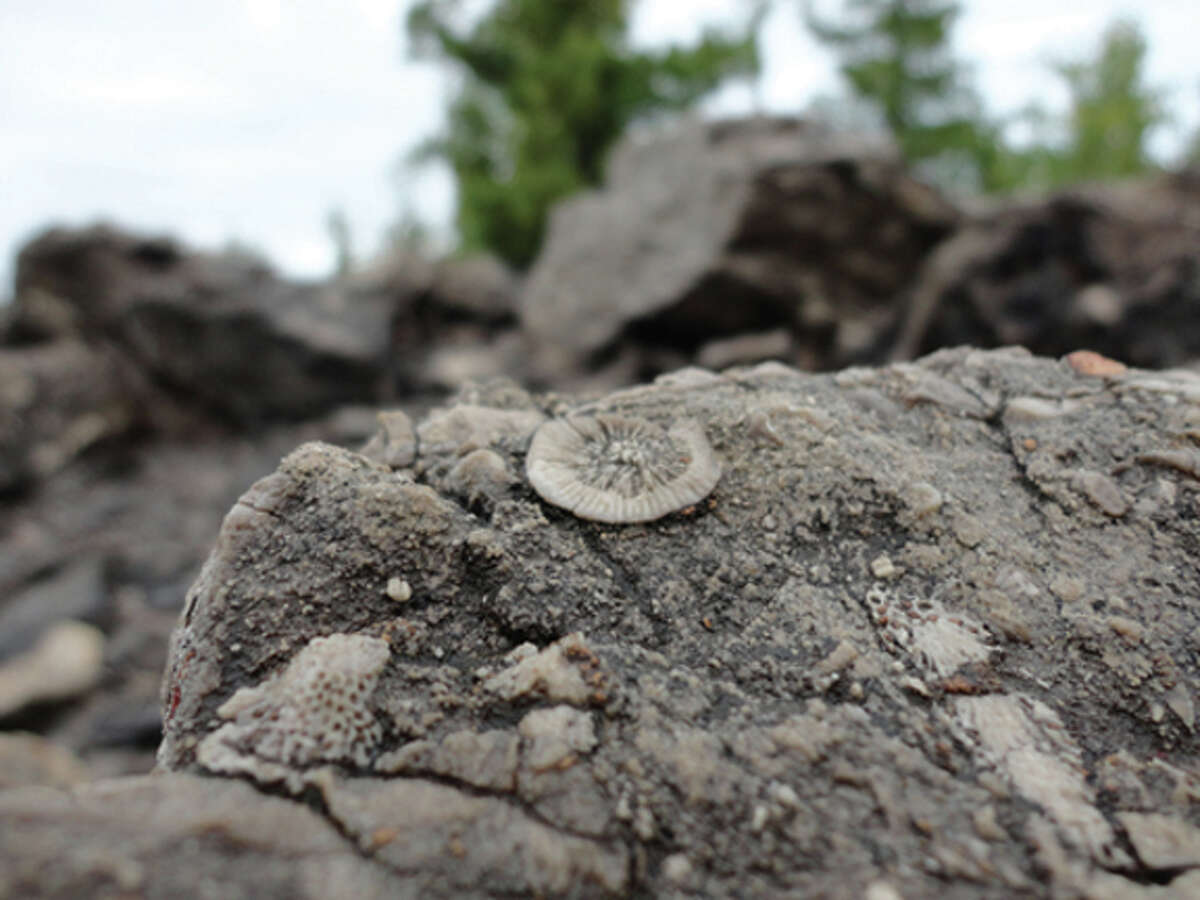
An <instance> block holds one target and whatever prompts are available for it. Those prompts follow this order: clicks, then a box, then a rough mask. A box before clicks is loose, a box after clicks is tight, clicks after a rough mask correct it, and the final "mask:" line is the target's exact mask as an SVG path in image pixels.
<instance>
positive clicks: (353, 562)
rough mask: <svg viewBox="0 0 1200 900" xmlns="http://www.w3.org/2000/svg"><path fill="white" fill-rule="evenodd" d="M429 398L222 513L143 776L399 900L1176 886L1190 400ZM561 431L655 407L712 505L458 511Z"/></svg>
mask: <svg viewBox="0 0 1200 900" xmlns="http://www.w3.org/2000/svg"><path fill="white" fill-rule="evenodd" d="M460 399H461V402H460V403H459V404H457V405H454V406H450V407H448V408H445V409H441V410H437V411H435V412H434V413H432V414H431V416H430V417H429V418H428V419H427V420H426V421H424V422H421V423H418V425H417V426H416V431H417V433H418V434H424V435H425V436H426V437H427V439H426V440H422V441H418V446H417V451H416V452H417V458H416V461H415V463H414V465H413V467H412V468H408V469H401V470H393V469H391V468H390V467H389V466H387V465H384V464H381V463H377V462H373V461H372V460H370V459H367V458H366V457H363V456H360V455H358V454H355V453H352V452H349V451H345V450H340V449H337V448H334V447H331V446H329V445H324V444H316V443H314V444H307V445H305V446H302V447H300V448H299V449H297V450H296V451H295V452H293V453H292V454H291V455H290V456H288V457H287V458H286V459H285V460H284V461H283V462H282V463H281V464H280V467H279V468H278V470H277V471H276V472H275V473H274V474H272V475H270V476H268V477H267V478H265V479H263V480H261V481H259V482H258V483H257V484H256V485H255V486H254V487H253V488H252V489H251V490H250V491H248V492H247V493H246V494H245V495H244V496H243V497H242V499H241V500H239V501H238V503H237V504H236V505H235V506H234V508H233V509H232V510H231V511H230V513H229V514H228V515H227V516H226V519H225V522H224V525H223V526H222V528H221V530H220V533H219V535H218V538H217V543H216V547H215V548H214V550H213V553H212V555H211V556H210V557H209V560H208V562H207V563H206V564H205V567H204V570H203V572H202V574H201V576H200V578H199V580H198V581H197V582H196V584H195V585H194V587H193V589H192V591H191V593H190V594H189V597H188V601H187V604H186V608H185V610H184V612H183V616H182V619H181V621H180V623H179V627H178V629H177V630H176V632H175V635H174V637H173V640H172V647H171V655H170V661H169V665H168V671H167V675H166V678H165V680H164V685H163V700H164V715H165V739H164V741H163V744H162V746H161V748H160V751H159V762H160V766H161V768H162V769H164V770H168V771H175V772H191V773H197V774H199V773H207V774H208V775H210V776H215V775H219V774H222V773H234V772H236V773H238V774H239V775H240V776H242V777H243V778H246V779H248V780H249V781H250V782H252V783H254V784H256V785H258V787H259V788H260V789H261V791H262V792H263V794H264V795H270V796H263V795H259V794H256V793H255V792H253V791H252V790H251V788H250V787H249V786H248V785H245V784H239V785H237V789H238V790H239V791H241V792H243V794H244V796H245V797H246V801H245V802H246V804H247V807H248V808H249V809H255V810H257V809H258V808H259V806H260V804H261V805H262V806H263V807H264V808H266V807H270V808H277V807H279V805H281V804H287V803H288V801H286V800H284V799H281V798H280V796H278V795H280V794H281V793H282V794H283V795H285V796H291V797H293V798H295V799H294V801H292V803H293V805H294V807H295V808H296V810H297V814H298V815H303V816H305V817H308V816H310V815H311V814H310V813H309V812H308V809H309V808H310V809H315V810H316V811H317V812H318V813H319V814H320V816H321V817H322V818H323V819H324V821H327V822H330V823H332V824H333V825H334V826H335V827H336V831H337V833H338V834H339V835H340V838H341V840H342V841H343V842H344V843H343V844H341V845H340V846H341V847H342V849H348V848H352V849H353V850H354V851H355V852H356V853H358V854H361V857H360V858H359V859H358V862H357V864H356V865H359V866H361V869H362V871H361V873H359V874H360V875H361V877H363V878H375V877H379V878H382V879H384V881H385V883H387V884H391V885H394V886H399V887H396V890H398V891H399V893H400V895H402V896H407V895H410V894H417V893H419V894H420V895H421V896H432V897H438V896H444V897H450V896H454V897H461V896H467V897H499V896H505V895H511V894H540V895H566V896H600V895H606V894H609V895H612V894H622V893H625V894H628V893H638V894H640V895H643V896H717V897H721V896H729V897H732V896H738V897H777V896H829V897H856V898H857V897H863V896H870V897H891V896H902V897H905V898H922V897H938V898H944V897H951V898H958V897H961V898H975V897H995V898H1001V897H1011V896H1035V897H1058V896H1082V897H1133V898H1139V897H1140V898H1147V900H1150V898H1162V897H1179V898H1183V897H1187V896H1190V894H1189V893H1188V892H1189V891H1191V890H1194V888H1195V886H1196V882H1197V880H1198V879H1200V864H1197V863H1196V861H1195V859H1196V857H1195V852H1194V848H1195V834H1196V833H1197V830H1196V827H1197V818H1196V806H1195V803H1194V799H1195V797H1197V796H1200V769H1198V768H1197V765H1196V754H1195V744H1194V741H1195V736H1194V734H1193V731H1192V729H1193V728H1194V722H1193V721H1192V717H1191V715H1190V713H1189V711H1190V710H1191V709H1192V708H1193V699H1194V697H1195V693H1196V689H1197V678H1196V672H1195V665H1194V658H1195V653H1196V646H1197V644H1196V641H1197V635H1198V634H1200V611H1198V610H1197V608H1196V607H1195V604H1193V603H1191V602H1190V600H1189V598H1192V597H1194V596H1196V595H1197V593H1198V592H1200V581H1198V576H1197V571H1196V567H1195V564H1194V553H1195V547H1196V545H1197V538H1198V537H1200V533H1198V531H1197V524H1196V522H1197V518H1196V515H1195V511H1196V502H1197V496H1198V493H1197V486H1196V481H1195V477H1196V476H1195V472H1194V471H1192V470H1190V469H1188V468H1187V467H1185V466H1177V465H1174V464H1171V463H1166V464H1164V463H1163V462H1161V460H1163V459H1164V458H1166V459H1173V457H1164V454H1168V453H1178V452H1179V450H1180V449H1181V447H1182V446H1183V445H1182V443H1181V442H1182V441H1185V438H1183V437H1181V435H1186V434H1187V433H1189V429H1194V428H1195V423H1196V421H1197V419H1198V418H1200V376H1197V375H1195V374H1192V373H1188V372H1162V373H1148V372H1142V371H1139V370H1132V369H1131V370H1128V371H1125V372H1123V373H1120V374H1110V375H1103V376H1098V375H1089V374H1086V373H1084V372H1081V371H1077V369H1076V368H1075V367H1073V365H1072V364H1070V363H1068V362H1067V361H1053V360H1048V359H1039V358H1036V357H1033V356H1031V355H1029V354H1028V353H1027V352H1025V351H1021V350H1001V351H992V352H981V351H973V350H968V349H959V350H950V351H944V352H941V353H938V354H935V355H933V356H929V357H926V358H924V359H922V360H920V361H918V362H916V363H910V364H903V365H896V366H892V367H889V368H884V369H849V370H844V371H842V372H839V373H837V374H834V375H827V376H813V375H804V374H801V373H799V372H796V371H794V370H791V369H788V368H787V367H785V366H781V365H778V364H764V365H760V366H757V367H754V368H744V369H733V370H730V371H728V372H726V373H725V374H723V375H713V374H711V373H706V372H704V371H703V370H697V369H692V370H684V371H681V372H678V373H674V374H673V375H670V376H667V377H663V378H660V379H659V380H658V381H657V382H656V383H654V384H649V385H643V386H639V387H635V388H630V389H628V390H624V391H620V392H617V393H614V394H610V395H608V396H604V397H600V398H597V399H593V400H590V401H582V400H580V401H572V400H568V399H564V398H553V397H548V398H542V399H541V400H538V399H537V398H532V397H529V396H527V395H522V394H521V393H520V391H519V390H518V389H516V388H515V387H513V386H512V385H511V384H505V383H503V382H496V383H493V384H492V385H491V386H490V387H489V386H484V387H479V386H476V387H472V388H469V389H468V390H466V391H464V393H463V395H462V397H461V398H460ZM531 412H538V413H539V415H530V414H529V413H531ZM567 414H586V415H596V414H617V415H623V416H638V417H642V418H645V419H647V420H649V421H654V422H659V423H663V424H666V423H669V422H670V421H672V420H674V419H676V418H678V417H680V416H684V415H686V416H688V417H690V418H692V419H695V420H696V421H697V422H700V423H702V425H703V428H704V430H705V432H706V435H707V438H708V440H709V442H710V443H711V445H712V447H713V449H714V452H715V454H716V455H717V456H718V457H719V459H720V461H721V463H722V469H723V474H722V476H721V479H720V481H719V483H718V484H717V487H716V489H715V490H714V492H713V493H712V494H711V496H709V497H708V498H706V499H705V500H703V501H702V502H700V503H697V504H696V505H695V506H694V507H692V508H689V509H686V510H683V511H680V512H678V513H676V514H673V515H669V516H666V517H664V518H662V519H660V520H656V521H653V522H645V523H640V524H630V525H614V524H604V523H597V522H592V521H587V520H583V519H580V518H576V517H575V516H573V515H572V514H571V513H569V512H567V511H565V510H562V509H559V508H557V507H554V506H550V505H548V504H546V503H545V502H543V501H542V500H541V499H540V498H539V497H538V496H537V494H536V493H535V492H534V491H533V490H532V489H531V488H530V486H529V485H528V484H527V483H526V482H525V481H523V480H518V479H514V480H513V482H512V483H510V484H505V485H502V486H499V487H498V488H497V490H496V491H495V492H494V493H493V495H492V496H491V497H490V499H489V502H488V503H487V504H483V505H480V504H477V503H471V502H469V500H468V499H466V498H464V497H463V496H462V492H461V491H460V490H458V489H457V487H456V486H455V478H456V476H455V474H454V473H455V472H456V471H457V469H456V465H455V464H456V462H457V461H459V460H461V459H463V458H465V457H467V456H468V455H469V454H472V453H478V452H480V451H486V452H488V453H490V454H493V455H494V456H495V457H496V458H497V459H499V460H500V461H501V462H503V463H504V464H505V467H506V470H507V471H509V472H513V473H519V472H522V471H523V466H522V462H523V455H524V453H525V448H526V447H527V446H528V440H529V435H530V433H531V432H532V430H533V429H534V428H535V427H536V426H537V424H538V422H539V421H540V417H541V416H542V415H545V416H551V417H558V416H563V415H567ZM1081 472H1093V473H1097V477H1095V478H1081V477H1080V473H1081ZM1114 497H1120V498H1121V500H1122V502H1121V504H1116V502H1115V501H1114V499H1113V498H1114ZM338 641H340V642H341V643H336V644H335V643H331V642H338ZM334 646H337V647H340V648H341V649H340V650H339V651H338V655H337V656H336V657H329V656H328V654H329V652H330V648H333V647H334ZM323 658H325V659H328V660H329V661H328V662H327V663H326V664H325V668H326V670H327V671H325V673H324V675H322V676H321V677H323V678H325V679H326V680H325V681H320V682H319V684H320V685H326V687H320V689H312V690H310V689H308V688H307V687H305V688H304V690H303V691H301V687H302V686H303V685H308V684H309V683H310V682H309V681H306V680H305V679H307V678H310V677H315V676H313V674H312V673H314V672H316V673H317V674H320V666H319V665H316V662H319V660H320V659H323ZM314 666H316V668H314ZM301 671H303V672H308V673H309V675H305V676H304V677H301V676H300V675H298V674H297V673H298V672H301ZM313 683H317V682H313ZM328 684H336V685H341V686H342V687H339V688H338V689H337V690H328V689H327V685H328ZM346 685H350V686H351V687H346ZM301 697H303V698H304V699H299V698H301ZM323 704H325V705H326V706H327V707H328V708H326V706H323ZM338 717H343V718H344V719H345V721H346V722H348V723H355V724H354V728H356V729H357V731H356V734H355V737H354V740H353V742H352V744H353V746H351V745H350V744H340V743H338V742H337V741H338V740H341V738H340V737H338V736H339V735H343V734H345V733H346V732H345V731H344V730H337V731H336V734H334V735H333V736H332V737H331V736H330V735H327V734H325V733H324V732H325V731H326V730H328V729H330V728H332V727H333V726H331V725H330V723H331V722H336V721H341V719H339V718H338ZM256 722H257V723H260V724H255V723H256ZM315 723H320V724H319V725H318V724H315ZM281 729H282V731H281ZM288 729H294V732H293V733H287V730H288ZM284 738H286V739H287V740H284ZM217 745H219V746H220V750H221V752H218V753H214V752H213V748H214V746H217ZM297 747H299V748H302V749H303V748H309V749H303V752H301V751H299V750H296V749H295V748H297ZM331 747H332V748H333V749H328V748H331ZM281 748H282V749H281ZM288 748H290V749H288ZM313 748H315V749H313ZM322 748H325V749H322ZM181 777H184V776H181V775H171V776H168V778H172V779H176V778H181ZM161 783H162V784H164V785H169V784H170V783H171V782H170V781H164V782H161ZM188 783H189V784H190V783H191V782H188ZM213 784H214V788H213V790H214V791H215V792H218V793H219V792H223V791H225V790H226V789H227V785H228V784H229V783H228V782H227V781H224V780H221V779H217V780H215V781H214V782H213ZM164 790H166V788H164ZM305 803H307V804H308V808H306V807H305V805H304V804H305ZM3 815H4V808H3V807H0V816H3ZM129 827H132V826H129ZM313 827H316V826H313ZM282 843H285V841H284V839H283V838H280V839H278V840H276V841H274V843H272V844H271V845H270V846H271V847H274V848H276V850H275V851H268V850H264V851H262V852H281V851H280V850H279V849H278V848H280V847H281V845H282ZM293 856H294V858H296V859H300V860H310V859H311V858H312V853H311V852H310V851H308V850H306V849H305V848H304V846H302V845H300V844H297V846H296V847H295V848H294V853H293ZM264 865H265V864H264ZM147 877H150V876H149V875H148V876H147ZM246 877H247V878H248V877H250V876H249V875H247V876H246ZM239 883H240V882H239Z"/></svg>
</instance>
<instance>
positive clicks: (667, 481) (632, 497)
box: [525, 415, 721, 523]
mask: <svg viewBox="0 0 1200 900" xmlns="http://www.w3.org/2000/svg"><path fill="white" fill-rule="evenodd" d="M525 470H526V472H527V474H528V475H529V482H530V484H532V485H533V489H534V490H535V491H537V492H538V495H539V496H541V498H542V499H543V500H545V501H546V502H547V503H552V504H554V505H555V506H561V507H563V508H564V509H567V510H570V511H571V512H572V513H574V514H575V515H577V516H579V517H580V518H582V519H593V520H595V521H598V522H613V523H623V522H648V521H650V520H652V519H658V518H661V517H662V516H665V515H667V514H668V513H672V512H675V511H676V510H679V509H683V508H684V507H685V506H689V505H690V504H692V503H695V502H696V501H697V500H700V499H702V498H704V497H706V496H707V495H708V493H709V492H710V491H711V490H712V489H713V487H714V486H716V483H717V480H718V479H719V478H720V477H721V466H720V463H718V462H717V459H716V457H715V456H714V455H713V451H712V448H711V447H710V446H709V445H708V440H707V439H706V438H705V436H704V429H703V428H701V427H700V425H699V423H697V422H695V421H692V420H685V421H683V422H678V423H676V424H675V425H674V426H673V427H672V428H671V429H670V430H669V431H664V430H663V429H662V428H660V427H659V426H658V425H655V424H654V423H652V422H648V421H646V420H644V419H637V418H632V417H627V416H618V415H597V416H573V417H570V418H566V419H555V420H553V421H550V422H547V423H545V424H544V425H542V426H541V427H540V428H539V429H538V431H537V433H536V434H535V435H534V436H533V442H532V443H531V444H530V446H529V454H528V456H527V457H526V461H525Z"/></svg>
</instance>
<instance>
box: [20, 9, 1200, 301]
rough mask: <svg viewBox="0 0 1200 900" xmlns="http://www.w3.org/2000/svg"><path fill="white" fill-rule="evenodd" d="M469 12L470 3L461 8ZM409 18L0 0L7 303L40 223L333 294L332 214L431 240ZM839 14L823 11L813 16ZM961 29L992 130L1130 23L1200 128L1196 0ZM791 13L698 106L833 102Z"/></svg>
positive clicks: (691, 13)
mask: <svg viewBox="0 0 1200 900" xmlns="http://www.w3.org/2000/svg"><path fill="white" fill-rule="evenodd" d="M475 2H476V3H478V0H475ZM408 5H409V4H408V2H406V0H340V2H334V0H209V2H207V3H203V4H182V3H163V2H161V0H105V2H103V3H96V2H94V0H3V2H2V3H0V298H3V297H4V296H5V295H7V294H8V293H9V290H10V284H11V275H12V256H13V254H15V252H16V250H17V248H18V247H19V246H20V244H21V243H22V242H23V241H25V240H27V239H28V238H29V237H30V236H32V235H33V234H34V233H36V232H37V231H39V230H40V229H42V228H44V227H46V226H47V225H49V224H51V223H65V224H70V225H81V224H86V223H90V222H92V221H95V220H97V219H101V218H103V219H107V220H110V221H113V222H116V223H118V224H120V225H124V226H127V227H130V228H136V229H139V230H149V231H167V232H170V233H173V234H175V235H177V236H178V237H180V238H182V239H184V240H186V241H188V242H190V243H193V244H196V245H200V246H204V247H219V246H221V245H224V244H226V243H227V242H228V241H230V240H237V241H239V242H241V243H244V244H247V245H249V246H251V247H254V248H257V249H259V250H261V251H262V252H263V253H265V254H266V255H267V256H268V258H269V259H271V260H272V262H274V263H275V265H276V266H277V267H278V268H279V269H280V270H282V271H284V272H285V273H288V274H293V275H299V276H309V275H312V276H319V275H323V274H326V273H327V272H328V271H329V270H330V268H331V267H332V264H333V246H332V243H331V241H330V238H329V233H328V231H327V228H326V218H327V215H328V213H329V211H330V210H332V209H334V208H337V209H340V210H342V211H343V212H344V214H345V216H346V217H347V219H348V221H349V224H350V227H351V233H352V236H353V239H354V244H355V249H356V251H358V252H359V253H360V254H367V253H370V252H371V251H373V250H375V249H376V248H377V247H378V243H379V239H380V236H381V234H382V232H383V230H384V229H385V227H386V226H387V225H388V224H389V223H390V222H393V221H395V219H396V218H397V216H398V215H399V214H400V212H401V211H402V210H404V209H406V208H407V209H410V210H412V211H413V212H415V213H416V214H418V215H419V216H420V217H422V218H424V219H426V220H429V221H431V222H433V223H434V224H435V225H437V226H439V227H441V228H442V229H445V228H447V227H448V223H449V221H450V218H451V205H452V202H453V201H452V188H451V184H450V180H449V178H448V177H447V176H446V174H445V173H443V172H438V171H430V172H426V173H424V174H422V175H420V176H419V177H418V176H414V175H412V174H408V175H398V174H397V160H398V159H399V158H400V157H401V156H402V155H403V152H404V151H405V150H406V149H408V148H410V147H411V146H412V145H413V144H415V143H416V142H418V141H419V140H421V139H422V138H424V137H427V136H428V135H430V134H432V133H434V132H435V131H436V130H437V128H438V127H439V124H440V122H441V110H442V109H443V108H444V105H445V101H446V98H447V97H448V95H449V92H450V90H451V85H452V82H451V81H450V80H449V79H448V78H447V77H446V76H445V75H444V74H443V73H441V72H440V71H439V70H438V69H437V68H436V67H435V66H433V65H430V64H425V63H421V64H417V63H412V62H410V61H408V60H407V59H406V58H405V55H404V45H403V41H402V38H401V22H402V21H403V14H404V10H405V9H407V7H408ZM839 5H840V4H838V3H836V2H832V0H824V2H822V3H819V4H818V6H819V8H821V9H826V10H835V9H837V8H838V7H839ZM745 6H746V4H745V0H687V2H680V0H641V3H640V4H639V5H637V7H636V8H637V13H636V17H635V24H634V34H635V38H636V39H637V40H638V42H639V43H642V44H656V43H665V42H669V41H672V40H677V41H687V40H688V39H690V38H693V37H695V35H696V34H697V32H698V31H699V29H700V27H702V26H703V25H704V24H706V23H720V22H728V21H732V20H733V18H732V17H734V16H735V15H736V14H737V13H738V12H739V11H740V10H743V9H745ZM965 6H966V12H965V15H964V16H963V19H962V21H961V22H960V25H959V27H958V29H957V31H956V34H955V40H956V48H957V50H958V52H959V54H960V55H961V56H962V57H964V58H966V59H969V60H971V61H972V63H973V65H974V66H975V75H976V80H977V84H978V86H979V88H980V89H981V91H982V92H983V94H984V97H985V100H986V101H987V103H988V105H989V107H990V109H991V110H992V111H993V112H997V113H999V112H1004V111H1012V110H1015V109H1017V108H1019V107H1020V106H1022V105H1024V104H1025V103H1027V102H1028V101H1030V100H1032V99H1035V98H1036V99H1039V100H1042V101H1043V102H1046V103H1048V104H1051V105H1052V106H1055V105H1056V106H1059V107H1061V106H1062V105H1063V104H1064V102H1065V93H1064V92H1063V91H1062V90H1061V88H1060V87H1059V85H1058V84H1057V82H1056V81H1055V80H1054V79H1053V78H1050V77H1048V76H1047V74H1046V69H1045V68H1044V66H1043V65H1042V62H1043V61H1045V60H1047V59H1050V58H1055V57H1057V58H1064V57H1074V56H1079V55H1081V54H1085V53H1088V52H1090V51H1092V50H1093V49H1094V47H1095V46H1096V44H1097V41H1098V38H1099V35H1100V33H1101V31H1102V30H1103V28H1104V26H1105V24H1107V23H1108V22H1109V21H1111V20H1112V19H1113V18H1115V17H1116V16H1118V15H1121V14H1122V13H1125V12H1126V11H1127V10H1129V9H1130V7H1132V6H1136V18H1137V19H1138V21H1140V23H1141V24H1142V26H1143V29H1144V32H1145V34H1146V37H1147V39H1148V42H1149V46H1150V56H1149V76H1150V80H1151V82H1152V83H1155V84H1159V85H1162V86H1164V87H1167V88H1170V89H1171V93H1170V94H1169V101H1170V108H1171V111H1172V112H1173V113H1174V114H1175V116H1176V118H1177V119H1178V125H1177V127H1176V128H1175V129H1174V130H1173V131H1170V132H1164V133H1163V134H1161V135H1160V136H1159V137H1158V139H1157V140H1156V143H1155V149H1156V150H1157V151H1158V152H1159V153H1160V154H1161V155H1163V156H1169V155H1170V154H1172V153H1175V152H1177V150H1178V147H1179V146H1180V144H1181V142H1182V139H1183V137H1184V136H1185V135H1186V134H1188V133H1190V131H1191V130H1192V129H1194V128H1196V127H1197V118H1198V115H1197V113H1198V109H1200V61H1198V60H1200V57H1198V56H1197V54H1196V51H1195V46H1196V28H1197V25H1198V24H1200V21H1197V15H1198V14H1197V12H1196V6H1195V0H1140V2H1138V3H1137V4H1136V5H1135V4H1125V5H1122V4H1119V3H1110V2H1107V0H1056V2H1054V3H1052V4H1051V3H1046V2H1045V0H978V2H967V3H966V4H965ZM798 8H799V3H798V2H793V0H777V3H776V7H775V10H774V12H773V13H772V15H771V17H770V19H769V20H768V21H767V23H766V27H765V29H764V32H763V37H762V41H763V44H762V48H763V52H764V55H765V72H764V74H763V78H762V80H761V83H760V84H759V85H758V86H757V89H756V90H751V89H750V88H749V87H747V86H740V87H733V88H730V89H727V90H725V91H723V92H722V93H721V94H720V95H719V96H718V97H716V98H714V99H713V100H712V101H711V102H710V103H709V104H708V108H709V109H710V110H712V111H716V112H720V113H723V114H724V113H738V112H744V111H748V110H751V109H753V108H755V106H756V104H757V105H758V106H760V107H761V108H764V109H766V110H769V111H779V112H796V111H799V110H800V109H802V108H803V107H804V106H805V104H807V103H808V101H810V100H811V99H812V98H813V97H814V96H815V95H817V94H829V93H831V92H833V91H835V90H836V88H837V79H836V77H835V74H834V63H833V59H832V57H831V56H830V55H829V54H828V53H827V52H826V51H825V50H823V49H822V48H820V47H817V46H815V45H814V44H813V43H812V42H811V40H810V39H809V38H808V36H807V35H806V34H805V33H804V32H803V29H802V28H801V27H800V24H799V16H798V13H797V12H796V11H797V9H798Z"/></svg>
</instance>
